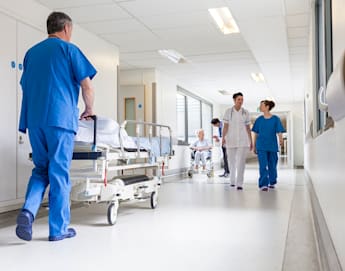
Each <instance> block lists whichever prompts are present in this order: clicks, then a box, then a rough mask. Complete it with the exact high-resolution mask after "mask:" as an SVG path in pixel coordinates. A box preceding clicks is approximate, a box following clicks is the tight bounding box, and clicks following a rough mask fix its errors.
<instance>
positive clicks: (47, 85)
mask: <svg viewBox="0 0 345 271" xmlns="http://www.w3.org/2000/svg"><path fill="white" fill-rule="evenodd" d="M96 73H97V71H96V69H95V68H94V67H93V66H92V64H91V63H90V62H89V61H88V59H87V58H86V57H85V56H84V54H83V53H82V52H81V51H80V49H79V48H78V47H77V46H75V45H74V44H72V43H69V42H66V41H64V40H61V39H59V38H55V37H51V38H47V39H45V40H43V41H42V42H40V43H38V44H36V45H35V46H33V47H32V48H31V49H29V50H28V52H27V53H26V55H25V57H24V71H23V74H22V77H21V80H20V84H21V86H22V90H23V99H22V108H21V113H20V120H19V131H21V132H24V133H25V132H26V129H30V128H39V127H45V126H54V127H60V128H64V129H67V130H71V131H73V132H75V133H76V132H77V130H78V118H79V110H78V107H77V106H78V99H79V89H80V82H81V81H82V80H83V79H85V78H86V77H89V78H90V79H92V78H93V77H94V76H95V75H96Z"/></svg>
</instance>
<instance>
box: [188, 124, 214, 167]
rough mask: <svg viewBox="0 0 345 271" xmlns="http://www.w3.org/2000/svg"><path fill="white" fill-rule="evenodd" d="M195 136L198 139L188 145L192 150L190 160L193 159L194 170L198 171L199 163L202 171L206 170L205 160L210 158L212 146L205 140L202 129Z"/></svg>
mask: <svg viewBox="0 0 345 271" xmlns="http://www.w3.org/2000/svg"><path fill="white" fill-rule="evenodd" d="M197 136H198V139H197V140H196V141H195V142H194V143H193V144H191V145H190V148H191V149H192V150H193V152H192V159H194V169H195V171H198V169H199V165H200V162H201V165H202V169H203V170H206V160H207V159H208V158H210V157H211V149H212V145H211V144H210V142H209V141H208V140H207V139H205V132H204V130H203V129H200V130H198V132H197ZM193 156H194V158H193Z"/></svg>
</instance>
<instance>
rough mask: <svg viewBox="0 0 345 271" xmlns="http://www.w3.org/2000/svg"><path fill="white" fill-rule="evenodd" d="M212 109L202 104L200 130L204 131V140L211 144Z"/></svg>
mask: <svg viewBox="0 0 345 271" xmlns="http://www.w3.org/2000/svg"><path fill="white" fill-rule="evenodd" d="M211 120H212V107H211V106H210V105H208V104H205V103H202V128H203V129H204V130H205V138H206V139H207V140H208V141H210V142H212V125H211Z"/></svg>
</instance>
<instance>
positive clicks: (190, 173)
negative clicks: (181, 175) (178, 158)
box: [187, 170, 193, 178]
mask: <svg viewBox="0 0 345 271" xmlns="http://www.w3.org/2000/svg"><path fill="white" fill-rule="evenodd" d="M187 175H188V177H189V178H193V171H192V170H188V172H187Z"/></svg>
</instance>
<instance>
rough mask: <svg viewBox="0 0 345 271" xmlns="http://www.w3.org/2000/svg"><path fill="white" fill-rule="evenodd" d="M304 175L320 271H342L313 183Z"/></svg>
mask: <svg viewBox="0 0 345 271" xmlns="http://www.w3.org/2000/svg"><path fill="white" fill-rule="evenodd" d="M305 174H306V182H307V187H308V190H309V195H310V201H311V208H312V212H313V222H314V229H315V239H316V241H317V248H318V253H319V260H320V266H321V270H322V271H342V270H343V269H342V267H341V265H340V262H339V259H338V255H337V252H336V250H335V247H334V244H333V241H332V237H331V235H330V233H329V230H328V227H327V223H326V220H325V217H324V215H323V212H322V209H321V206H320V203H319V200H318V198H317V195H316V193H315V189H314V186H313V183H312V181H311V178H310V176H309V175H308V173H307V172H306V173H305Z"/></svg>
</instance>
